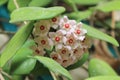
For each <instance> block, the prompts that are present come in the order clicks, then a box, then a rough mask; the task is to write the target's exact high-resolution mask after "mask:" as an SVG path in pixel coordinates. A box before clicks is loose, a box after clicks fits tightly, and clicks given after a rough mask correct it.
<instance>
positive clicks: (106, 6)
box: [95, 0, 120, 12]
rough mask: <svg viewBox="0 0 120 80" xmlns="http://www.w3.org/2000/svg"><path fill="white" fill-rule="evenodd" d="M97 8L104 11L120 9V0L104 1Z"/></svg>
mask: <svg viewBox="0 0 120 80" xmlns="http://www.w3.org/2000/svg"><path fill="white" fill-rule="evenodd" d="M95 8H96V9H97V10H101V11H103V12H111V11H115V10H120V0H113V1H108V2H106V3H102V4H101V5H98V6H97V7H95Z"/></svg>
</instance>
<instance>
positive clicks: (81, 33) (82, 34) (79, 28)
mask: <svg viewBox="0 0 120 80" xmlns="http://www.w3.org/2000/svg"><path fill="white" fill-rule="evenodd" d="M74 33H75V35H76V36H77V38H78V40H81V41H83V40H84V38H85V34H86V33H87V30H85V29H83V28H82V23H81V22H80V23H78V24H77V26H76V27H75V30H74Z"/></svg>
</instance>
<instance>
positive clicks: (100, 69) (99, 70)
mask: <svg viewBox="0 0 120 80" xmlns="http://www.w3.org/2000/svg"><path fill="white" fill-rule="evenodd" d="M88 71H89V76H91V77H93V76H102V75H104V76H105V75H108V76H117V73H116V72H115V71H114V70H113V69H112V67H110V65H108V64H107V63H106V62H104V61H102V60H100V59H92V60H90V62H89V66H88ZM101 80H103V79H101ZM105 80H109V79H105Z"/></svg>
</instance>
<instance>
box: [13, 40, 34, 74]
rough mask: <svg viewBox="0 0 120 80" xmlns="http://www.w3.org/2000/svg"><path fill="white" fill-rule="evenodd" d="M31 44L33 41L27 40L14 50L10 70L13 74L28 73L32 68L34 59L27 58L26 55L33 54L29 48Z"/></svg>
mask: <svg viewBox="0 0 120 80" xmlns="http://www.w3.org/2000/svg"><path fill="white" fill-rule="evenodd" d="M33 45H35V42H34V41H33V40H29V41H27V42H26V43H25V44H24V45H23V46H22V47H21V48H20V49H19V50H18V51H17V52H16V54H15V56H14V57H13V58H12V61H11V62H12V64H11V72H12V73H13V74H28V73H30V72H31V70H32V69H33V68H34V66H35V64H36V60H33V59H29V58H28V56H32V54H33V51H32V50H31V49H30V47H31V46H33ZM30 61H31V62H30ZM25 68H26V69H25ZM24 69H25V70H24Z"/></svg>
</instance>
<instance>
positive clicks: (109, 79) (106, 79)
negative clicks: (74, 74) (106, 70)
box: [85, 76, 120, 80]
mask: <svg viewBox="0 0 120 80" xmlns="http://www.w3.org/2000/svg"><path fill="white" fill-rule="evenodd" d="M85 80H120V77H119V76H97V77H92V78H88V79H85Z"/></svg>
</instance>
